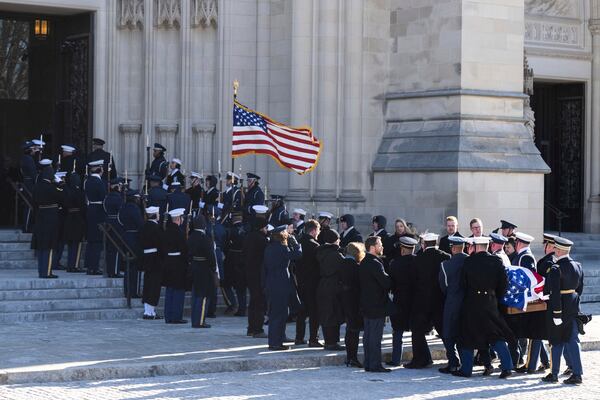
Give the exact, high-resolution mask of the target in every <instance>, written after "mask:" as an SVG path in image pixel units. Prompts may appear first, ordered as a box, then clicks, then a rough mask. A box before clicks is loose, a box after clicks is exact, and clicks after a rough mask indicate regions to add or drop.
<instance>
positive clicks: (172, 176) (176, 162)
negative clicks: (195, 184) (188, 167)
mask: <svg viewBox="0 0 600 400" xmlns="http://www.w3.org/2000/svg"><path fill="white" fill-rule="evenodd" d="M181 164H183V163H182V162H181V160H180V159H179V158H173V159H172V160H171V162H170V163H169V174H168V175H167V177H166V179H165V181H164V182H165V184H164V186H163V187H164V188H165V189H167V188H170V187H171V184H173V182H179V184H180V185H181V189H182V190H185V176H183V174H182V173H181Z"/></svg>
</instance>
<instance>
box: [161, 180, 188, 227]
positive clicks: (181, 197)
mask: <svg viewBox="0 0 600 400" xmlns="http://www.w3.org/2000/svg"><path fill="white" fill-rule="evenodd" d="M191 204H192V199H191V197H190V195H189V194H187V193H185V192H184V191H183V186H182V185H181V182H179V181H174V182H173V183H171V185H170V186H169V194H168V195H167V208H168V209H169V210H175V209H177V208H183V209H184V210H185V213H184V215H183V217H182V218H183V222H182V224H181V226H180V229H181V231H182V232H184V233H185V229H186V226H187V218H188V215H189V214H190V206H191Z"/></svg>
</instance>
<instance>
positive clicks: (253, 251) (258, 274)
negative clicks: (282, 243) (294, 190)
mask: <svg viewBox="0 0 600 400" xmlns="http://www.w3.org/2000/svg"><path fill="white" fill-rule="evenodd" d="M268 243H269V239H268V238H267V221H266V220H265V219H264V218H257V219H255V220H254V223H253V226H252V230H251V231H250V232H249V233H248V234H247V235H246V236H245V237H244V243H243V248H242V255H243V260H244V271H245V273H246V282H247V284H248V290H249V292H250V301H249V304H248V330H247V332H246V335H248V336H252V337H255V338H266V337H267V335H266V334H265V331H264V329H263V322H264V317H265V312H266V299H265V294H264V290H263V289H264V281H263V275H264V272H263V258H264V253H265V248H266V247H267V244H268Z"/></svg>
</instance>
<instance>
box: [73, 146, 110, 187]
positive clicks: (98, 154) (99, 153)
mask: <svg viewBox="0 0 600 400" xmlns="http://www.w3.org/2000/svg"><path fill="white" fill-rule="evenodd" d="M93 160H103V161H104V164H103V167H104V170H103V173H102V180H103V181H104V185H105V186H106V185H107V182H109V181H110V180H112V179H114V178H116V177H117V176H118V174H117V167H115V160H114V158H113V157H111V156H110V153H109V152H107V151H104V149H96V150H94V151H92V152H91V153H90V154H88V155H87V161H88V162H90V161H93ZM77 164H79V161H77ZM109 166H110V176H109V175H108V171H109ZM71 168H73V167H72V166H71Z"/></svg>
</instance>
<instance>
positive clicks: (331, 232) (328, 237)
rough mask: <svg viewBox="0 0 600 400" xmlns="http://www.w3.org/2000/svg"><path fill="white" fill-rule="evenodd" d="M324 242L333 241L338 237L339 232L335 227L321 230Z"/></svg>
mask: <svg viewBox="0 0 600 400" xmlns="http://www.w3.org/2000/svg"><path fill="white" fill-rule="evenodd" d="M321 235H323V240H324V241H325V243H335V242H336V241H337V240H339V238H340V234H339V233H338V232H337V231H336V230H335V229H325V230H322V231H321Z"/></svg>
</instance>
